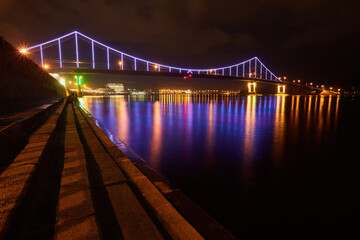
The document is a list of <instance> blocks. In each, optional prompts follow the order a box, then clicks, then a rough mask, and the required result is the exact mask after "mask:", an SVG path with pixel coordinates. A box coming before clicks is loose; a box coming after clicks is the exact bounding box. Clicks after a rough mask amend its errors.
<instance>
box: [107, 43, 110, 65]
mask: <svg viewBox="0 0 360 240" xmlns="http://www.w3.org/2000/svg"><path fill="white" fill-rule="evenodd" d="M106 60H107V69H110V61H109V48H106Z"/></svg>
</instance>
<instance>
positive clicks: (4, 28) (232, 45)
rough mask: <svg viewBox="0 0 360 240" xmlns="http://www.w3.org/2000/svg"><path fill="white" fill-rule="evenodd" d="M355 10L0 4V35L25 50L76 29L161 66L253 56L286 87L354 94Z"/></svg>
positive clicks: (340, 6)
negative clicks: (298, 83)
mask: <svg viewBox="0 0 360 240" xmlns="http://www.w3.org/2000/svg"><path fill="white" fill-rule="evenodd" d="M359 9H360V4H359V1H346V0H345V1H331V0H301V1H289V0H279V1H270V0H257V1H254V0H252V1H231V0H225V1H213V0H210V1H206V0H182V1H174V0H156V1H149V0H137V1H134V0H88V1H86V0H80V1H74V0H35V1H30V0H16V1H14V0H1V1H0V35H2V36H3V37H4V38H5V39H6V40H8V41H9V42H11V43H12V44H13V45H14V46H20V45H21V44H24V43H25V44H27V45H29V46H30V45H33V44H37V43H40V42H43V41H45V40H50V39H52V38H55V37H58V36H60V35H62V34H65V33H68V32H71V31H74V30H77V31H79V32H82V33H84V34H86V35H88V36H90V37H93V38H95V39H97V40H99V41H101V42H104V43H106V44H109V45H110V46H113V47H114V48H117V49H119V50H122V51H125V52H128V53H130V54H133V55H135V56H138V57H142V58H145V59H149V60H152V61H155V62H160V63H164V64H169V65H177V66H181V67H217V66H224V65H229V64H233V63H235V62H239V61H242V60H246V59H248V58H251V57H254V56H257V57H259V58H260V60H262V61H263V62H264V63H265V65H267V66H268V67H269V68H270V69H271V70H272V71H273V72H274V73H275V74H276V75H278V76H288V79H291V80H292V79H302V80H303V81H306V82H310V81H313V82H318V83H325V84H333V85H334V86H335V87H351V86H356V87H360V84H359V82H360V77H359V76H360V71H359V70H358V69H359V66H360V61H359V57H358V55H359V53H360V51H359V50H360V47H359V44H360V31H359V30H360V27H359V25H360V10H359Z"/></svg>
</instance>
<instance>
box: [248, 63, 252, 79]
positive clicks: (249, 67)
mask: <svg viewBox="0 0 360 240" xmlns="http://www.w3.org/2000/svg"><path fill="white" fill-rule="evenodd" d="M251 60H252V59H250V60H249V76H251V75H250V74H251Z"/></svg>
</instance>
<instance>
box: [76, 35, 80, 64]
mask: <svg viewBox="0 0 360 240" xmlns="http://www.w3.org/2000/svg"><path fill="white" fill-rule="evenodd" d="M75 48H76V67H77V68H79V66H80V64H79V46H78V34H77V32H75Z"/></svg>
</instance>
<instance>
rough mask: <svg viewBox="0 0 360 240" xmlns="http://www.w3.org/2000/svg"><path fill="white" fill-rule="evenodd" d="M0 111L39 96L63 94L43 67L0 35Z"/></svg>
mask: <svg viewBox="0 0 360 240" xmlns="http://www.w3.org/2000/svg"><path fill="white" fill-rule="evenodd" d="M0 86H1V87H0V115H1V114H2V113H3V112H4V111H5V110H9V111H11V110H12V111H14V110H17V109H18V108H19V107H21V106H22V105H30V104H31V102H38V101H39V100H40V99H48V98H58V99H59V98H62V97H65V89H64V87H63V86H62V85H60V84H59V82H58V81H56V80H55V79H54V78H53V77H51V76H50V75H49V74H48V73H47V72H46V71H44V70H43V69H42V68H41V67H39V66H38V65H37V64H35V63H34V62H33V61H31V60H30V59H28V58H27V57H26V55H24V54H21V53H20V52H19V51H18V50H17V49H16V48H14V47H13V46H11V45H10V44H9V43H8V42H7V41H5V40H4V39H3V38H2V37H0Z"/></svg>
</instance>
